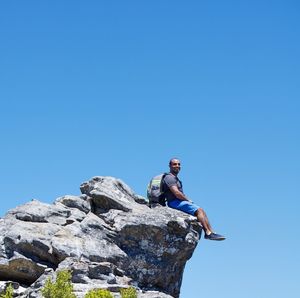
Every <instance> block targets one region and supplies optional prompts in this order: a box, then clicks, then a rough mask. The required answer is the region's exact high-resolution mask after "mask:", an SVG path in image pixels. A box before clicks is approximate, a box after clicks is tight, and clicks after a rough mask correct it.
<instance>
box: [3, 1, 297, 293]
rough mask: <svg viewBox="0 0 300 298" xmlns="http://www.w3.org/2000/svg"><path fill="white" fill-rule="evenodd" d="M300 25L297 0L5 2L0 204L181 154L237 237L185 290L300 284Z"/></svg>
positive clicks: (256, 289)
mask: <svg viewBox="0 0 300 298" xmlns="http://www.w3.org/2000/svg"><path fill="white" fill-rule="evenodd" d="M299 36H300V4H299V1H296V0H285V1H283V0H281V1H276V0H274V1H258V0H251V1H231V0H229V1H221V0H214V1H202V0H199V1H185V2H183V1H74V0H73V1H1V3H0V99H1V109H0V132H1V155H0V166H1V171H0V183H1V206H0V215H1V216H3V215H4V214H5V212H6V211H8V210H9V209H10V208H13V207H15V206H16V205H20V204H23V203H25V202H27V201H29V200H31V199H32V198H36V199H39V200H41V201H43V202H52V201H53V200H54V199H55V198H57V197H59V196H62V195H65V194H74V195H77V194H79V193H80V192H79V185H80V184H81V183H82V182H83V181H85V180H87V179H89V178H91V177H93V176H96V175H110V176H115V177H118V178H121V179H122V180H123V181H125V182H126V183H127V184H128V185H130V186H131V187H132V188H133V189H134V190H135V191H136V192H137V193H139V194H142V195H144V194H145V188H146V184H147V183H148V181H149V179H150V178H151V176H153V175H155V174H157V173H160V172H163V171H165V170H167V169H168V167H167V164H168V160H169V158H170V157H173V156H178V157H179V158H180V159H181V161H182V172H181V178H182V180H183V183H184V189H185V192H186V194H187V195H188V196H189V197H191V198H192V199H193V200H194V201H195V202H196V203H198V204H199V205H200V206H201V207H203V208H204V209H205V210H206V211H207V213H208V215H209V217H210V219H211V222H212V224H213V226H214V227H215V229H216V231H217V232H220V233H223V234H225V235H226V236H227V237H228V239H227V240H226V241H224V242H222V243H213V242H209V241H205V240H201V242H200V243H199V246H198V247H197V249H196V251H195V253H194V255H193V257H192V259H191V260H190V261H189V262H188V263H187V266H186V270H185V275H184V280H183V285H182V295H181V298H198V297H205V298H220V297H222V298H241V297H242V298H282V297H288V298H296V297H299V292H300V286H299V276H300V272H299V271H300V269H299V268H300V266H299V265H300V254H299V249H300V247H299V246H300V245H299V244H300V240H299V235H300V233H299V211H300V200H299V199H300V196H299V194H300V189H299V188H300V187H299V178H300V174H299V170H300V159H299V152H300V138H299V137H300V136H299V131H300V120H299V113H300V110H299V108H300V103H299V99H300V59H299V53H300V42H299ZM297 282H298V284H297Z"/></svg>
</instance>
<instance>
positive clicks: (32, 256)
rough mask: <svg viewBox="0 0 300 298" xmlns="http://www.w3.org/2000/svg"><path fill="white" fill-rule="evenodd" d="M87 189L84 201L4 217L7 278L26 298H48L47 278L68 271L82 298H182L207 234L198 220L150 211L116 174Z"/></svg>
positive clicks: (32, 206) (1, 263)
mask: <svg viewBox="0 0 300 298" xmlns="http://www.w3.org/2000/svg"><path fill="white" fill-rule="evenodd" d="M80 189H81V191H82V193H83V194H82V195H81V196H70V195H67V196H63V197H60V198H58V199H56V200H55V202H54V204H45V203H42V202H39V201H37V200H33V201H31V202H29V203H27V204H24V205H22V206H19V207H16V208H14V209H12V210H10V211H9V212H8V213H7V214H6V215H5V217H4V218H2V219H1V220H0V244H1V245H0V281H3V282H5V283H7V282H8V281H11V282H13V283H14V284H17V285H20V286H19V288H20V290H19V292H18V294H17V295H18V297H22V298H25V297H29V298H30V297H31V298H40V297H41V292H40V290H41V288H42V287H43V286H44V284H45V282H46V280H47V278H52V279H55V277H56V274H57V271H58V270H63V269H68V270H72V283H73V285H74V292H75V294H76V297H78V298H81V297H84V295H85V294H86V293H87V292H88V291H89V290H91V289H94V288H104V289H109V290H110V291H111V292H112V293H113V295H114V297H120V294H119V291H120V289H122V288H126V287H129V286H134V287H136V289H137V290H138V297H143V298H148V297H149V298H155V297H157V298H160V297H161V298H167V297H179V293H180V286H181V282H182V275H183V271H184V267H185V263H186V261H187V260H188V259H189V258H190V257H191V256H192V254H193V251H194V249H195V247H196V245H197V243H198V240H199V238H200V235H201V227H200V225H199V224H198V223H197V221H196V219H195V218H194V217H191V216H188V215H186V214H183V213H182V212H179V211H177V210H174V209H170V208H167V207H161V206H158V207H155V208H149V207H148V206H147V201H146V199H145V198H143V197H141V196H138V195H136V194H135V193H134V192H133V191H132V190H131V189H130V188H129V187H128V186H127V185H126V184H125V183H124V182H122V181H121V180H119V179H116V178H113V177H100V176H99V177H94V178H92V179H91V180H90V181H87V182H84V183H83V184H82V185H81V186H80ZM2 285H3V286H1V284H0V291H1V289H2V288H3V287H4V286H5V284H2ZM21 285H22V286H21Z"/></svg>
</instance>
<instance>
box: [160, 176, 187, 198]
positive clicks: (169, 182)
mask: <svg viewBox="0 0 300 298" xmlns="http://www.w3.org/2000/svg"><path fill="white" fill-rule="evenodd" d="M163 182H164V184H163V191H164V194H165V198H166V199H167V200H168V202H170V201H172V200H174V199H177V198H176V196H175V195H174V194H173V193H172V191H171V190H170V187H171V186H174V185H177V187H178V189H179V191H181V192H182V193H183V188H182V182H181V181H180V180H179V178H178V177H177V176H174V175H172V174H171V173H168V174H166V176H165V178H164V181H163Z"/></svg>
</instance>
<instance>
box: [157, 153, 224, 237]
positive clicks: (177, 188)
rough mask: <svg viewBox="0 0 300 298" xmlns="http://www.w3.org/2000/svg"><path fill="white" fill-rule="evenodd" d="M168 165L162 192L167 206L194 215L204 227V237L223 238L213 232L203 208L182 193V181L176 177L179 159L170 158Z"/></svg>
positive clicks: (178, 169)
mask: <svg viewBox="0 0 300 298" xmlns="http://www.w3.org/2000/svg"><path fill="white" fill-rule="evenodd" d="M169 167H170V173H168V174H166V175H165V177H164V180H163V192H164V194H165V197H166V199H167V202H168V206H169V207H171V208H174V209H177V210H180V211H183V212H185V213H188V214H191V215H194V216H196V217H197V219H198V221H199V222H200V223H201V225H202V227H203V229H204V232H205V236H204V238H205V239H209V240H225V237H224V236H222V235H218V234H216V233H214V232H213V230H212V227H211V225H210V223H209V221H208V218H207V215H206V213H205V212H204V210H203V209H202V208H200V207H198V206H197V205H195V204H194V203H193V202H192V201H191V200H189V199H188V198H187V197H186V195H185V194H184V193H183V189H182V182H181V181H180V180H179V178H178V173H179V171H180V161H179V159H177V158H173V159H171V160H170V162H169Z"/></svg>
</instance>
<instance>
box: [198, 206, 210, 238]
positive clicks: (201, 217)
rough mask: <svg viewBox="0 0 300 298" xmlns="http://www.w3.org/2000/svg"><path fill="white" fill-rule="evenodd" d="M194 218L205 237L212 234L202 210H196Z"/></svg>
mask: <svg viewBox="0 0 300 298" xmlns="http://www.w3.org/2000/svg"><path fill="white" fill-rule="evenodd" d="M195 216H196V217H197V219H198V221H199V222H200V223H201V225H202V227H203V229H204V232H205V234H206V235H209V234H211V233H212V232H213V230H212V227H211V225H210V223H209V221H208V218H207V215H206V213H205V211H204V210H203V209H202V208H198V209H197V211H196V212H195Z"/></svg>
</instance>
